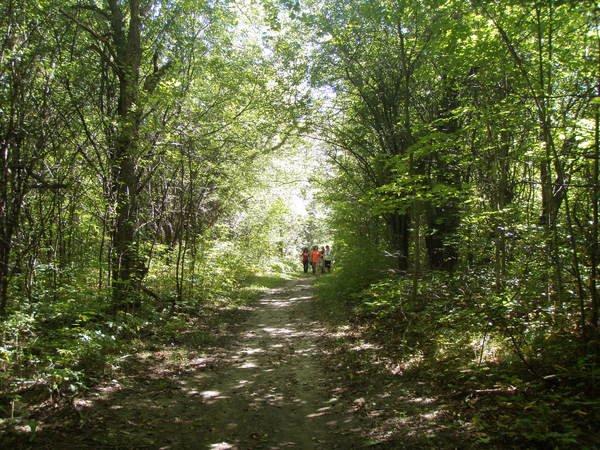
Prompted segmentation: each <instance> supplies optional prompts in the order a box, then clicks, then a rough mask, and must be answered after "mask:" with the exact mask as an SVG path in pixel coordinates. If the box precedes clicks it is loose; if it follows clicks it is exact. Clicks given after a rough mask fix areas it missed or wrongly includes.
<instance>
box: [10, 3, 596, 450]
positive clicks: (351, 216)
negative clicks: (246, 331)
mask: <svg viewBox="0 0 600 450" xmlns="http://www.w3.org/2000/svg"><path fill="white" fill-rule="evenodd" d="M0 45H1V49H0V148H1V152H0V172H1V175H0V430H1V431H2V432H3V433H4V432H6V433H5V436H6V442H10V443H13V444H14V443H17V444H20V445H32V446H35V445H36V442H40V446H41V448H52V447H51V446H50V447H44V446H43V445H42V444H41V442H43V439H44V438H43V434H44V433H43V432H44V424H45V423H46V422H48V423H51V422H52V420H53V419H52V414H50V413H49V412H48V411H51V410H55V411H59V410H60V411H62V412H61V414H66V413H65V412H64V411H66V409H68V408H70V407H71V408H73V405H74V404H75V403H76V402H74V399H80V398H82V396H85V395H86V393H87V392H90V391H91V390H93V389H94V388H95V387H96V386H99V385H100V384H101V383H103V382H106V380H111V379H116V378H118V376H119V374H121V373H127V371H128V370H132V369H131V368H129V369H128V368H127V367H128V366H127V364H131V363H130V362H128V358H129V356H131V355H139V354H142V353H143V352H154V351H158V350H159V349H164V348H165V347H169V348H171V349H173V348H176V349H177V348H179V347H180V346H182V345H183V344H185V347H186V348H189V347H193V349H194V351H195V352H200V351H202V349H203V348H209V347H211V348H213V347H214V348H220V346H221V344H220V341H219V340H218V339H217V338H216V337H215V336H217V335H218V333H219V330H221V329H222V327H223V324H224V323H225V322H227V321H229V322H231V323H234V324H236V326H237V325H239V323H243V321H244V320H245V319H244V318H246V319H247V318H248V317H250V316H249V314H252V313H251V312H249V311H248V310H250V309H252V308H254V307H256V308H260V307H257V306H256V302H257V299H259V298H260V297H261V296H263V295H276V293H277V292H278V291H277V289H284V290H285V289H292V290H290V291H289V292H293V288H289V286H290V285H289V283H306V282H308V283H309V284H310V287H306V288H302V289H309V288H310V289H312V288H313V287H314V291H315V298H314V299H313V300H312V303H311V305H313V306H312V307H313V308H314V309H315V311H316V312H315V311H313V312H311V313H310V314H313V315H315V314H316V316H315V317H316V319H315V320H318V321H319V323H321V324H323V327H325V328H326V329H327V330H329V331H328V333H331V335H330V338H329V340H328V341H327V342H328V344H327V345H325V344H323V347H324V348H327V351H326V353H327V355H326V356H324V357H323V358H324V359H323V358H321V359H320V361H321V362H320V363H319V364H325V365H327V364H328V363H329V364H330V366H331V367H334V365H335V367H338V366H339V367H341V369H339V370H341V371H342V372H343V373H342V374H341V375H340V377H339V379H337V380H338V382H339V383H346V384H347V385H349V386H350V385H353V383H354V384H355V385H356V386H359V387H360V389H365V390H367V391H369V389H372V388H373V386H374V384H376V383H375V382H374V380H376V379H377V380H394V381H393V382H392V381H390V382H389V383H388V381H382V382H381V385H384V384H385V385H386V386H392V384H393V386H396V383H399V384H398V386H400V387H398V389H401V386H407V385H411V386H412V385H415V386H417V385H418V384H419V383H421V384H426V385H427V386H429V388H430V391H429V394H430V396H431V397H433V396H434V394H435V395H436V396H437V397H436V398H441V399H443V402H442V401H441V400H440V402H442V403H443V404H444V408H446V409H444V413H443V414H442V413H439V414H438V416H439V417H438V416H436V418H435V420H433V419H432V420H430V424H429V425H427V426H426V425H423V423H419V428H418V430H417V429H416V428H417V425H415V423H413V422H410V421H409V422H402V421H401V420H400V418H401V417H404V416H403V414H404V413H403V414H400V413H398V411H396V410H393V409H392V408H391V407H390V408H388V409H389V410H386V411H385V412H378V413H377V414H374V413H373V411H379V410H375V409H373V410H369V409H368V408H369V406H368V405H369V404H370V403H369V402H368V401H365V400H364V398H363V397H364V396H359V398H358V400H362V402H360V401H358V403H357V400H356V399H352V398H350V397H351V396H350V394H347V396H348V401H351V402H352V401H353V402H354V404H355V409H356V410H357V411H358V412H359V413H360V414H363V413H364V416H365V418H364V420H365V421H366V420H370V419H369V418H372V417H376V416H377V417H379V416H382V415H383V416H385V417H386V420H387V419H389V420H387V421H386V422H385V424H386V427H388V428H386V432H385V433H384V432H383V431H381V432H379V433H376V432H375V431H373V430H375V429H376V425H374V424H372V423H370V422H369V423H368V424H367V422H364V423H363V428H364V430H363V432H362V437H363V438H364V439H365V441H364V442H365V444H364V445H367V446H378V447H377V448H515V447H526V448H596V446H597V445H600V440H599V439H598V437H597V435H596V433H597V432H596V431H595V430H596V428H595V427H597V424H598V423H599V422H600V400H599V399H598V362H599V353H598V352H599V350H600V340H599V339H600V334H599V329H598V327H599V307H600V304H599V302H600V298H599V295H600V288H599V286H598V284H599V283H600V275H599V272H598V271H599V270H600V267H599V265H600V260H599V259H600V248H599V233H600V224H599V216H600V213H599V209H598V208H599V201H600V9H599V8H598V6H597V5H596V4H595V2H593V1H585V0H584V1H582V0H490V1H484V0H393V1H392V0H351V1H348V0H318V1H317V0H301V1H300V0H238V1H228V0H202V1H196V0H73V1H69V0H3V1H2V2H1V4H0ZM325 244H330V245H332V247H333V254H334V258H335V259H334V265H333V271H332V273H331V274H328V273H324V274H323V276H317V277H310V276H306V275H304V274H302V273H301V272H302V269H301V264H300V262H299V255H300V252H301V249H302V248H303V247H305V246H306V247H308V246H310V247H312V246H313V245H318V246H319V247H320V246H322V245H323V246H324V245H325ZM309 275H310V274H309ZM313 278H314V280H315V281H314V282H313ZM294 280H295V281H294ZM286 283H288V284H287V285H286ZM313 285H314V286H313ZM281 286H288V288H285V287H281ZM299 286H303V285H299ZM296 287H297V286H296ZM269 292H271V294H269ZM265 293H266V294H265ZM273 293H275V294H273ZM290 295H292V294H290ZM288 297H290V296H288ZM290 298H292V300H293V297H290ZM253 305H254V306H253ZM302 311H304V310H302ZM307 314H308V313H307ZM310 314H309V315H310ZM311 317H312V318H311V319H310V320H313V319H314V317H313V316H311ZM310 320H309V319H308V318H307V319H306V324H307V325H306V326H307V327H310V325H309V321H310ZM231 323H230V325H231ZM249 323H250V324H251V323H252V319H250V321H249ZM257 324H258V322H257ZM282 326H283V325H282ZM221 331H222V330H221ZM313 331H314V330H313ZM311 332H312V331H311ZM315 333H316V331H315ZM322 339H325V337H323V338H322ZM359 344H360V345H359ZM223 345H225V344H223ZM359 347H361V348H362V350H361V349H359V350H357V348H359ZM170 351H174V350H170ZM290 352H292V353H293V352H294V349H293V348H292V350H290ZM311 361H312V360H311ZM373 377H382V378H373ZM340 380H341V381H340ZM369 380H371V381H372V383H369ZM270 382H273V381H272V380H271V381H270ZM265 383H267V382H265ZM386 383H388V384H386ZM402 383H406V384H404V385H403V384H402ZM356 386H355V387H356ZM359 387H356V389H359ZM349 389H350V388H347V387H346V388H344V389H343V390H342V391H343V392H350V391H349ZM415 389H420V388H418V387H417V388H415ZM390 390H391V391H393V388H392V387H390ZM391 391H390V392H391ZM369 392H370V391H369ZM388 394H389V393H388ZM390 395H391V396H398V395H399V394H397V392H396V393H394V392H391V394H390ZM342 397H343V396H342ZM414 397H415V398H423V397H424V396H421V397H417V396H416V394H415V396H414ZM356 405H358V406H356ZM373 405H374V403H373ZM384 409H385V408H383V407H382V408H381V410H382V411H383V410H384ZM442 409H443V408H442ZM442 409H439V410H438V412H439V411H441V410H442ZM372 413H373V414H372ZM78 414H79V415H80V416H81V414H82V413H81V412H78ZM197 414H198V415H199V416H201V415H202V414H203V410H202V408H200V409H199V410H198V413H197ZM240 414H242V413H241V412H240ZM407 414H408V413H407ZM431 414H433V413H431ZM409 416H410V414H409ZM394 417H395V418H396V419H398V422H397V423H396V422H394V423H396V425H394V426H392V425H390V423H392V422H391V420H392V418H394ZM432 417H433V416H432ZM78 420H81V419H78ZM165 420H167V419H165ZM293 420H294V419H290V421H293ZM422 420H424V419H422ZM436 421H437V422H436ZM381 422H383V420H381ZM407 423H408V424H409V425H406V424H407ZM410 423H413V425H412V426H413V428H415V433H417V434H422V436H425V435H427V436H429V438H431V439H433V440H431V441H427V440H425V441H418V442H417V441H410V439H409V436H410V435H409V434H406V433H409V431H410V430H404V431H402V432H400V431H398V430H399V429H401V428H403V427H404V428H406V427H408V428H410V426H411V425H410ZM394 427H395V428H394ZM427 427H429V428H427ZM436 427H437V428H436ZM442 429H443V431H440V430H442ZM399 433H400V434H399ZM402 433H405V434H404V435H403V434H402ZM38 435H39V436H38ZM257 436H259V435H257V434H256V433H253V434H252V439H254V440H257V439H259V437H260V439H263V441H264V442H266V440H267V433H265V434H264V436H263V435H260V436H259V437H257ZM398 436H402V438H400V437H398ZM429 438H427V439H429ZM2 439H3V438H0V443H1V442H3V440H2ZM291 439H292V438H290V440H291ZM299 439H300V438H299ZM356 439H357V440H356V441H354V442H356V444H348V443H347V442H346V441H344V442H346V443H341V444H340V447H338V448H361V445H363V444H360V445H359V444H358V442H359V441H360V438H356ZM407 439H408V440H407ZM423 439H424V438H423ZM436 439H437V440H436ZM64 442H68V441H64ZM181 442H183V441H181ZM181 442H180V443H179V447H178V446H177V445H176V444H174V448H194V447H193V446H190V444H189V443H188V444H185V445H184V444H182V443H181ZM198 442H200V441H198ZM302 442H304V441H301V440H298V441H297V444H298V446H299V448H334V447H331V446H328V445H325V444H322V445H321V446H320V445H319V444H318V443H317V444H315V442H321V441H316V440H313V441H310V445H309V443H307V442H308V441H307V442H304V444H303V443H302ZM322 442H325V441H322ZM348 442H349V441H348ZM361 442H362V441H361ZM411 442H412V444H411ZM24 443H25V444H24ZM96 444H97V442H96ZM154 444H156V445H155V446H154ZM154 444H153V443H148V442H146V443H145V444H144V445H145V447H144V448H159V447H160V445H158V444H157V443H156V442H154ZM238 444H239V445H241V446H242V447H241V448H280V447H268V446H263V447H261V446H259V445H258V443H255V446H252V445H248V444H244V442H243V440H242V441H240V442H238ZM280 444H281V443H280ZM111 445H113V446H110V445H109V446H108V447H104V448H140V447H138V446H137V445H140V444H139V443H138V444H136V445H133V444H125V447H119V446H118V445H117V444H114V443H113V444H111ZM244 445H245V446H244ZM265 445H267V444H265ZM273 445H274V444H273ZM57 448H67V447H66V444H65V445H63V446H62V447H61V446H60V445H59V446H58V447H57ZM77 448H93V446H89V447H77ZM196 448H200V447H196ZM202 448H204V447H202ZM206 448H237V447H227V446H222V447H215V446H211V447H206Z"/></svg>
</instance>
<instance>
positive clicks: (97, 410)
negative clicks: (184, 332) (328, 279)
mask: <svg viewBox="0 0 600 450" xmlns="http://www.w3.org/2000/svg"><path fill="white" fill-rule="evenodd" d="M314 300H315V299H314V297H313V295H312V286H311V282H310V280H306V279H304V280H294V281H290V282H287V284H286V285H285V286H284V287H282V288H278V289H271V290H270V291H269V292H268V293H267V294H266V295H264V296H263V297H262V298H261V299H260V300H259V302H258V304H257V305H256V308H255V310H254V311H252V312H251V313H250V315H249V317H248V319H247V321H246V322H245V323H244V324H243V325H241V326H239V327H237V330H236V331H235V332H234V333H233V335H231V336H230V337H229V339H228V341H229V342H228V343H226V344H225V345H224V348H219V347H214V348H212V349H209V350H205V349H202V348H199V349H198V352H199V354H198V355H197V357H196V358H194V359H192V360H190V361H189V367H187V368H184V370H182V371H181V372H179V373H178V372H177V371H168V370H164V368H163V369H160V366H161V364H160V361H156V358H151V359H154V363H156V364H158V366H154V367H150V366H148V367H147V368H146V369H145V370H144V371H145V374H144V373H142V374H138V375H136V376H135V377H133V378H132V379H131V380H129V382H123V381H119V382H117V381H116V380H115V381H114V383H113V384H112V385H107V386H105V387H103V388H101V389H99V390H97V391H96V392H95V393H92V394H91V396H88V398H85V399H80V400H78V401H77V402H76V407H78V409H79V414H80V420H79V424H78V425H77V426H73V427H72V428H73V429H65V428H64V427H62V426H58V427H56V428H55V429H54V430H51V429H47V430H46V431H40V433H39V435H38V440H37V441H36V443H37V445H34V447H36V448H40V447H44V446H45V445H46V444H44V443H48V445H49V447H51V448H165V449H166V448H205V449H283V448H299V449H335V448H340V449H347V448H360V447H361V446H362V445H361V438H360V432H361V429H362V428H363V427H361V426H360V423H358V422H360V421H362V420H365V418H364V417H360V415H357V414H355V412H356V411H355V409H353V405H352V404H351V403H350V404H344V401H342V400H340V399H338V398H337V396H336V390H337V389H336V387H335V380H334V379H333V377H334V372H332V371H330V370H328V369H327V368H326V367H324V365H323V359H321V357H320V356H319V352H320V348H319V347H320V345H319V339H320V336H322V334H323V333H324V329H323V328H322V324H320V323H319V322H318V321H316V320H314V319H311V317H314V314H313V313H312V312H311V311H313V308H314ZM147 363H148V364H150V361H147ZM161 372H162V374H161ZM346 403H348V402H346ZM61 428H62V429H61ZM50 442H51V444H50Z"/></svg>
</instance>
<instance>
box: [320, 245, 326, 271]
mask: <svg viewBox="0 0 600 450" xmlns="http://www.w3.org/2000/svg"><path fill="white" fill-rule="evenodd" d="M319 273H325V247H321V250H319Z"/></svg>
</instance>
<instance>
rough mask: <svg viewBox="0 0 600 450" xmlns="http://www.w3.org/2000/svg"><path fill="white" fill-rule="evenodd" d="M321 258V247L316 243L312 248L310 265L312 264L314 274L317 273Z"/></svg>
mask: <svg viewBox="0 0 600 450" xmlns="http://www.w3.org/2000/svg"><path fill="white" fill-rule="evenodd" d="M320 259H321V252H320V251H319V247H317V246H316V245H315V246H314V247H313V248H312V252H310V265H311V266H312V273H313V275H316V274H317V266H318V265H319V260H320Z"/></svg>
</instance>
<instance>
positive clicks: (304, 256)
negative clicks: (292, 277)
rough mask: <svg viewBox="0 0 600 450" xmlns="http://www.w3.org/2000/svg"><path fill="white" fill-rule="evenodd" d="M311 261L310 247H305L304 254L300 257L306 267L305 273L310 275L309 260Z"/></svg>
mask: <svg viewBox="0 0 600 450" xmlns="http://www.w3.org/2000/svg"><path fill="white" fill-rule="evenodd" d="M309 259H310V254H309V253H308V247H304V248H303V249H302V254H301V255H300V260H301V261H302V265H303V266H304V273H308V260H309Z"/></svg>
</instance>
